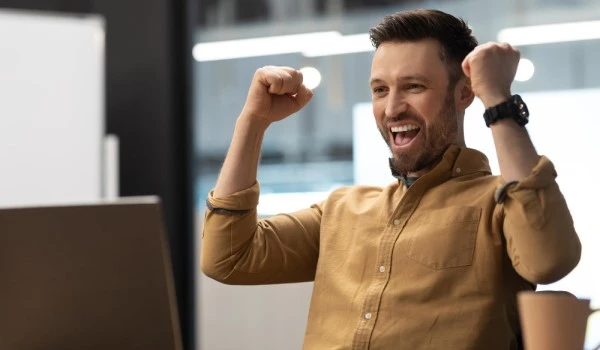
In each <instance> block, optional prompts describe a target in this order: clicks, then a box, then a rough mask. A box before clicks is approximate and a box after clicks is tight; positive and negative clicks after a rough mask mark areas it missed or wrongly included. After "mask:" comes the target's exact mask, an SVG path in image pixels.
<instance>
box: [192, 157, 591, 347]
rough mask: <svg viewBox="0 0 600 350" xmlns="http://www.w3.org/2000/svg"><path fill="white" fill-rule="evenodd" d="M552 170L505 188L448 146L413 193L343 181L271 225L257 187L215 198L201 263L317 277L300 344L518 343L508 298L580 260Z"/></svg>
mask: <svg viewBox="0 0 600 350" xmlns="http://www.w3.org/2000/svg"><path fill="white" fill-rule="evenodd" d="M555 178H556V172H555V170H554V166H553V165H552V163H551V162H550V161H549V160H548V159H547V158H546V157H543V156H542V157H540V158H539V160H538V162H537V164H536V166H535V167H534V169H533V170H532V172H531V174H530V175H529V176H528V177H527V178H525V179H524V180H523V181H520V182H518V183H516V184H512V186H505V185H506V184H505V183H504V182H503V181H502V179H501V178H500V177H498V176H493V175H491V172H490V168H489V165H488V161H487V158H486V157H485V155H483V154H482V153H480V152H478V151H475V150H472V149H468V148H460V147H457V146H451V147H449V148H448V150H447V151H446V152H445V153H444V155H443V158H442V160H441V161H440V162H439V163H438V164H437V165H436V166H435V167H434V168H433V169H432V170H431V171H429V172H428V173H427V174H425V175H423V176H422V177H420V178H419V179H418V180H417V181H416V182H415V183H414V184H413V185H412V186H410V187H409V188H406V186H405V185H404V184H403V183H402V182H401V181H398V182H394V183H392V184H390V185H389V186H387V187H385V188H381V187H368V186H349V187H343V188H340V189H338V190H336V191H334V192H332V193H331V194H330V195H329V197H328V198H327V199H326V200H325V201H323V202H322V203H318V204H315V205H313V206H312V207H310V208H307V209H304V210H300V211H297V212H294V213H289V214H280V215H275V216H273V217H270V218H268V219H265V220H258V218H257V213H256V206H257V204H258V198H259V186H258V183H255V184H254V185H253V186H252V187H250V188H248V189H246V190H243V191H240V192H238V193H235V194H232V195H231V196H228V197H227V198H215V197H214V196H213V195H212V192H211V193H210V194H209V198H208V204H209V207H210V208H212V209H209V210H207V212H206V216H205V222H204V226H203V233H202V236H203V241H202V253H201V261H202V269H203V272H204V273H205V274H206V275H208V276H209V277H212V278H214V279H216V280H218V281H221V282H223V283H229V284H269V283H289V282H300V281H311V280H314V289H313V295H312V299H311V305H310V310H309V317H308V325H307V329H306V335H305V340H304V349H311V350H312V349H315V350H329V349H411V350H412V349H492V350H493V349H516V348H517V337H518V333H519V325H518V323H519V322H518V314H517V306H516V294H517V293H518V292H519V291H522V290H532V289H534V288H535V284H538V283H550V282H553V281H556V280H558V279H560V278H562V277H563V276H565V275H566V274H567V273H569V272H570V271H571V270H572V269H573V268H574V267H575V266H576V265H577V263H578V261H579V258H580V253H581V245H580V242H579V239H578V237H577V234H576V233H575V230H574V227H573V221H572V219H571V215H570V213H569V209H568V208H567V205H566V202H565V199H564V197H563V196H562V194H561V192H560V190H559V187H558V185H557V183H556V182H555ZM499 193H500V195H499ZM232 317H235V316H232Z"/></svg>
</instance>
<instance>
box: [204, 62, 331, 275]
mask: <svg viewBox="0 0 600 350" xmlns="http://www.w3.org/2000/svg"><path fill="white" fill-rule="evenodd" d="M311 97H312V92H311V91H310V90H309V89H307V88H306V87H305V86H304V85H303V84H302V74H301V73H300V72H299V71H297V70H295V69H292V68H288V67H264V68H261V69H258V70H257V71H256V73H255V74H254V78H253V79H252V83H251V85H250V90H249V92H248V97H247V100H246V103H245V105H244V108H243V110H242V112H241V114H240V116H239V118H238V119H237V122H236V125H235V129H234V132H233V138H232V141H231V145H230V147H229V151H228V153H227V156H226V158H225V162H224V164H223V168H222V169H221V173H220V175H219V178H218V180H217V184H216V186H215V188H214V190H213V191H211V193H210V194H209V196H208V199H207V207H208V210H207V212H206V216H205V220H204V225H203V232H202V252H201V267H202V271H203V272H204V274H206V275H207V276H209V277H211V278H213V279H215V280H218V281H220V282H223V283H228V284H267V283H285V282H300V281H309V280H312V279H313V278H314V274H315V269H316V264H317V259H318V252H319V229H320V220H321V208H320V207H319V206H313V207H312V208H307V209H304V210H301V211H298V212H296V213H291V214H284V215H276V216H274V217H272V218H269V219H268V220H262V221H258V218H257V212H256V206H257V204H258V197H259V186H258V182H257V180H256V174H257V168H258V162H259V158H260V150H261V145H262V140H263V136H264V133H265V131H266V129H267V128H268V126H269V125H270V124H271V123H273V122H276V121H279V120H281V119H284V118H286V117H288V116H290V115H291V114H293V113H295V112H297V111H299V110H300V109H301V108H302V107H304V105H306V103H308V101H309V100H310V99H311Z"/></svg>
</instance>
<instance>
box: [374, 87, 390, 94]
mask: <svg viewBox="0 0 600 350" xmlns="http://www.w3.org/2000/svg"><path fill="white" fill-rule="evenodd" d="M386 91H387V89H386V88H385V87H383V86H377V87H374V88H373V94H374V95H381V94H383V93H385V92H386Z"/></svg>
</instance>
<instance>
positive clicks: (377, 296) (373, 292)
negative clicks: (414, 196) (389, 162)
mask: <svg viewBox="0 0 600 350" xmlns="http://www.w3.org/2000/svg"><path fill="white" fill-rule="evenodd" d="M407 194H408V192H407V193H405V196H404V197H403V198H402V200H401V201H400V203H399V204H398V207H397V208H396V210H395V211H394V214H393V215H392V219H391V220H388V225H386V228H385V230H384V232H383V235H382V237H381V240H380V243H379V247H378V250H377V266H376V267H375V271H374V277H373V279H372V282H371V285H370V286H369V288H368V289H367V293H366V297H365V302H364V304H363V308H362V310H361V316H360V319H359V321H358V325H357V328H356V332H355V334H354V341H353V345H352V349H353V350H367V349H369V347H370V342H371V336H372V334H373V330H374V329H375V323H376V321H377V317H378V315H379V307H380V305H381V298H382V297H383V291H384V290H385V287H386V285H387V283H388V281H389V279H390V276H391V275H390V274H391V272H392V269H391V264H392V253H393V250H394V245H395V242H396V240H397V239H398V237H399V236H400V234H401V233H402V230H403V229H404V226H405V224H406V222H407V221H408V218H409V216H410V214H411V213H412V212H413V209H414V208H413V206H416V204H417V203H418V201H416V200H410V198H408V197H407V196H406V195H407Z"/></svg>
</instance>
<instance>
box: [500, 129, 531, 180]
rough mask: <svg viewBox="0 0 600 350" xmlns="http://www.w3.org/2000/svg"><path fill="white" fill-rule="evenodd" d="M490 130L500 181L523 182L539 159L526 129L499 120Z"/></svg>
mask: <svg viewBox="0 0 600 350" xmlns="http://www.w3.org/2000/svg"><path fill="white" fill-rule="evenodd" d="M491 129H492V135H493V137H494V144H495V146H496V155H497V156H498V164H499V166H500V175H501V176H502V179H503V180H504V182H510V181H521V180H523V179H524V178H525V177H527V176H528V175H529V174H530V173H531V170H532V169H533V167H534V166H535V164H536V163H537V161H538V159H539V155H538V153H537V152H536V150H535V147H534V146H533V143H532V142H531V138H530V137H529V134H528V133H527V129H525V128H524V127H522V126H520V125H519V124H517V123H516V122H515V121H514V120H512V119H504V120H500V121H498V122H496V123H494V124H493V125H492V126H491Z"/></svg>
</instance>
